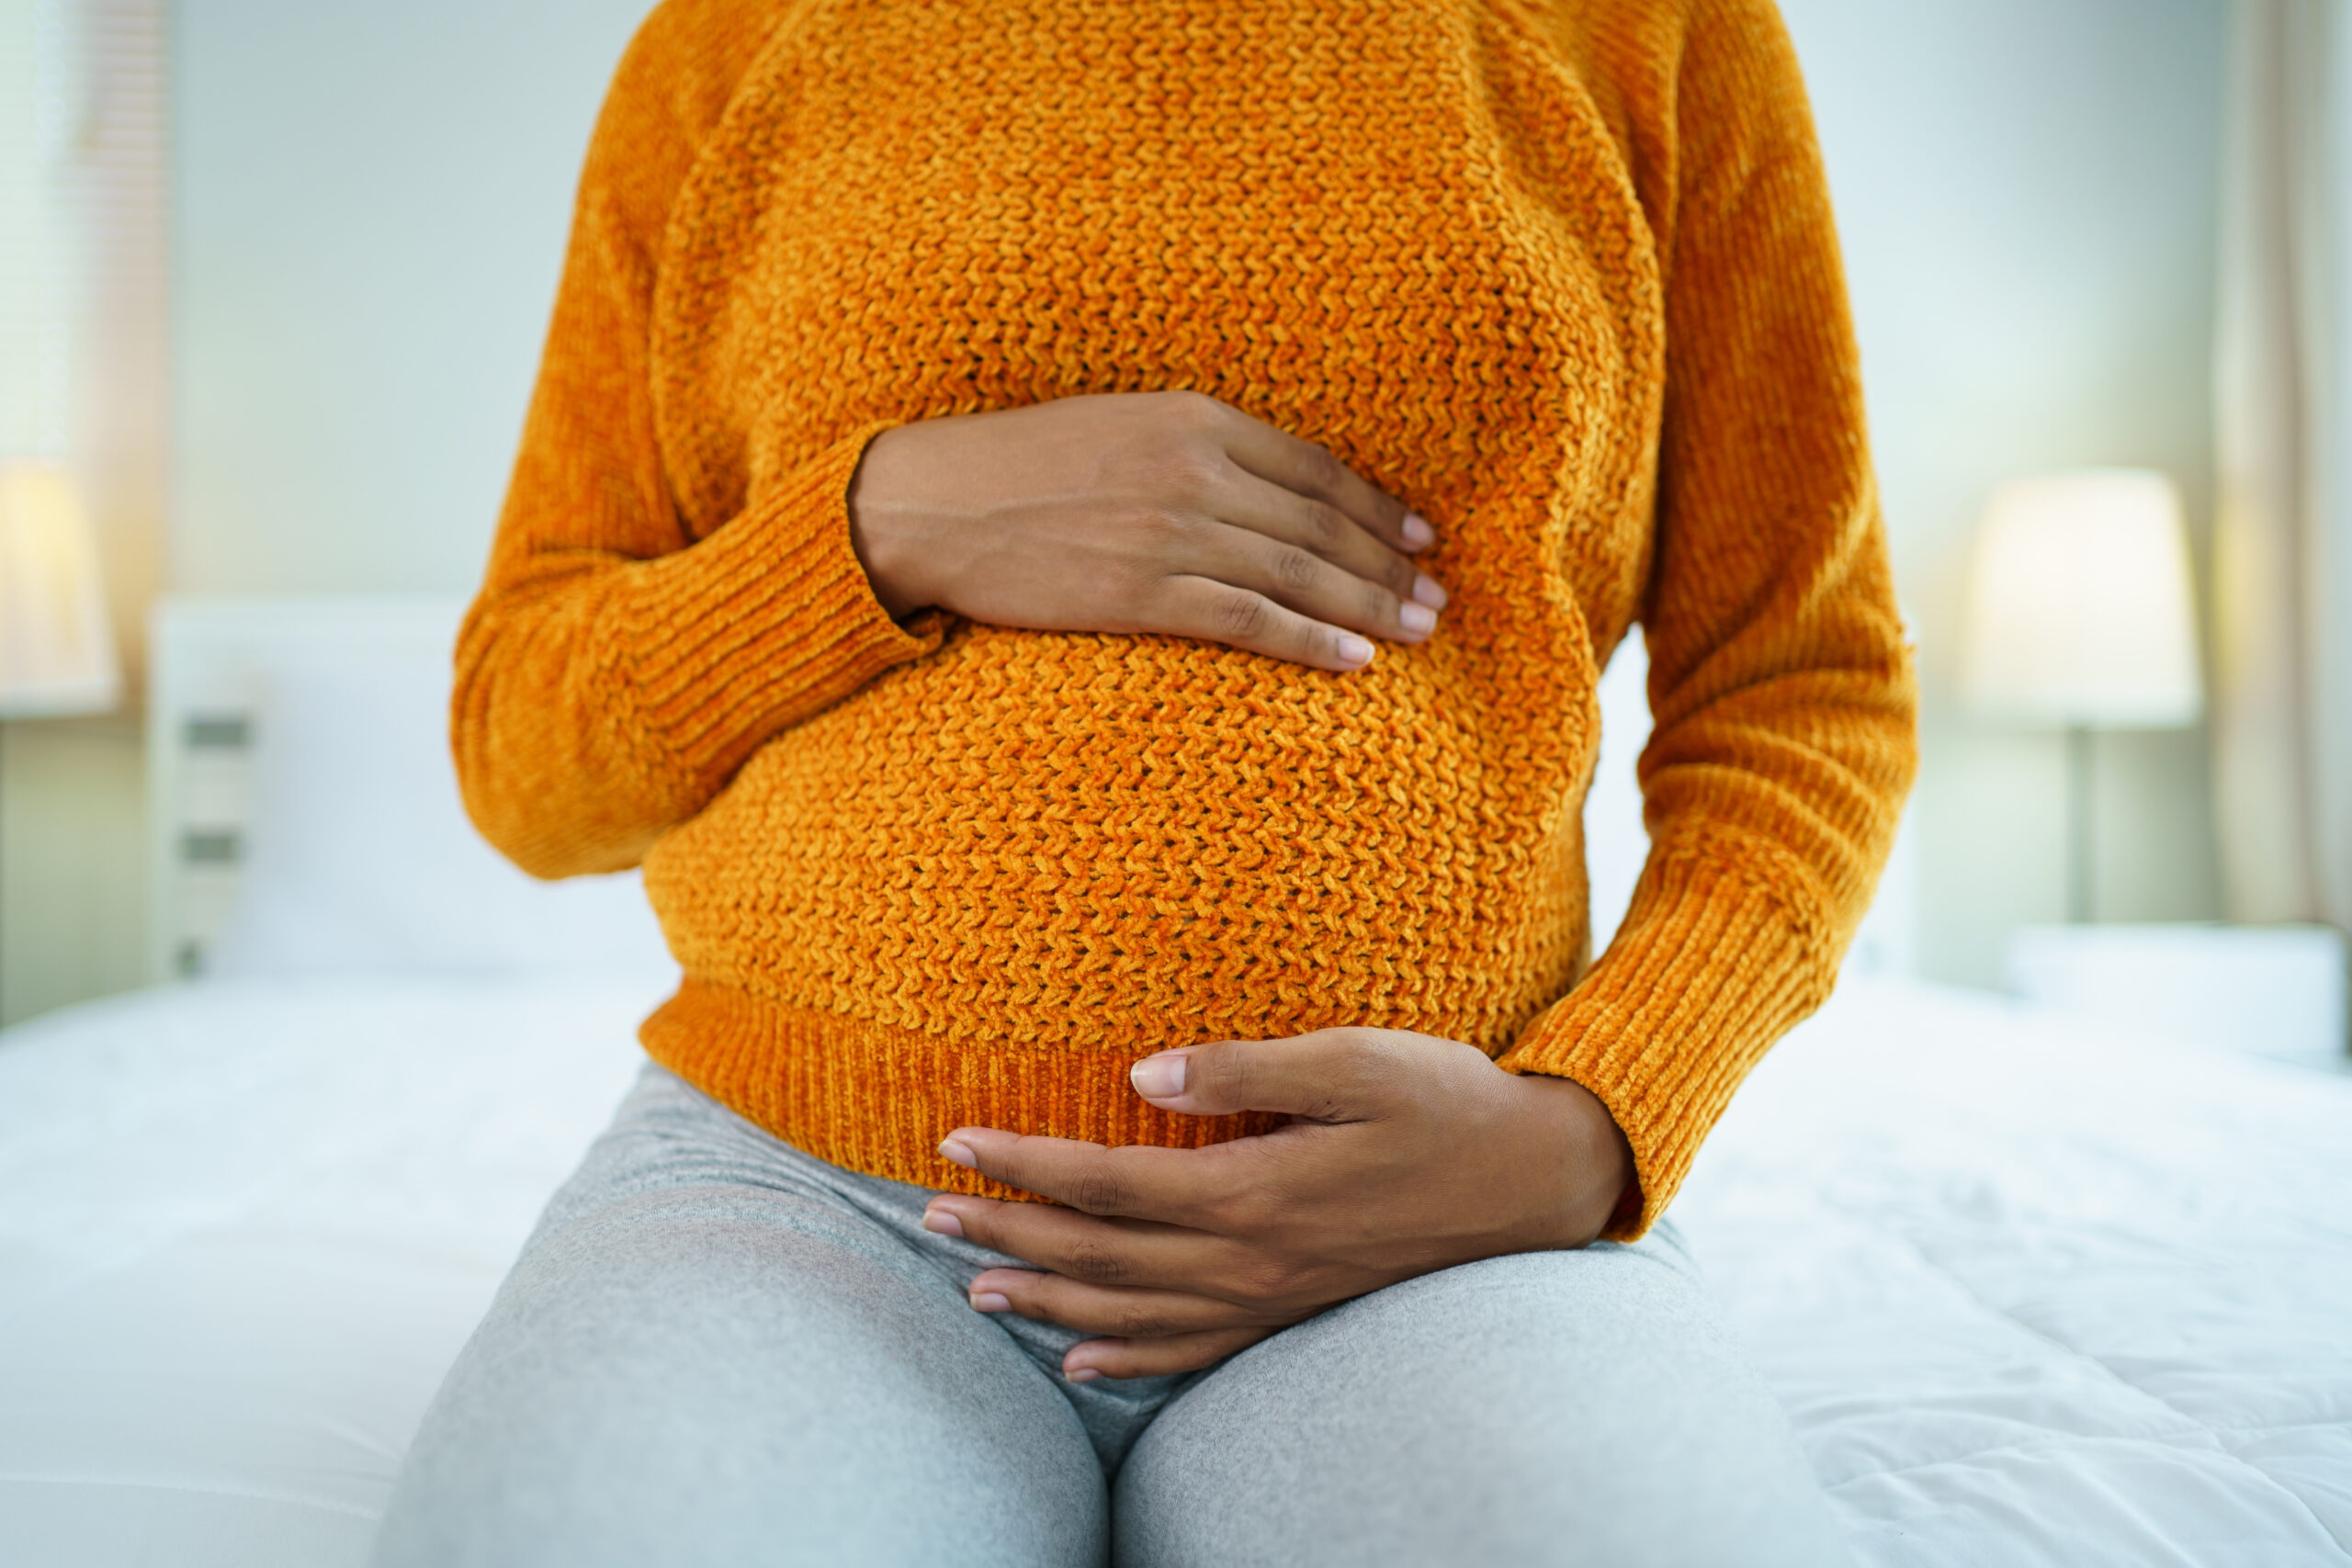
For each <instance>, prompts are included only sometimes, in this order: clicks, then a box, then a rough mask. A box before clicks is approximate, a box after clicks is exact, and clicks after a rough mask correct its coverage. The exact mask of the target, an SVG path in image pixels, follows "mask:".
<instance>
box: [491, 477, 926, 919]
mask: <svg viewBox="0 0 2352 1568" xmlns="http://www.w3.org/2000/svg"><path fill="white" fill-rule="evenodd" d="M862 445H863V435H862V434H861V435H857V436H853V437H850V438H847V439H845V440H843V441H842V442H841V443H838V444H837V445H836V446H834V447H832V448H831V449H829V450H828V451H826V452H825V453H823V454H820V456H819V457H816V458H814V459H812V460H811V461H810V462H809V463H807V464H805V465H803V466H802V467H801V468H798V469H797V470H795V471H794V473H793V474H792V475H791V476H790V478H789V479H788V481H787V482H785V483H783V484H781V485H779V486H777V487H776V488H775V490H774V491H771V492H770V493H768V494H766V495H764V496H763V497H762V498H761V500H760V502H758V503H757V504H756V505H755V506H753V507H752V509H750V510H748V511H747V512H746V513H744V514H743V515H742V516H740V517H738V518H736V519H734V520H732V521H730V522H729V524H727V525H726V526H724V527H722V528H720V529H719V530H718V532H716V533H714V534H713V535H712V536H710V537H708V538H707V539H704V540H702V541H700V542H699V543H696V544H694V545H691V546H689V547H685V548H684V549H679V550H675V551H673V552H670V553H668V554H665V555H662V556H659V557H657V558H652V559H628V558H616V557H614V556H611V555H609V554H598V553H593V552H587V551H574V552H567V553H566V554H568V556H569V557H570V558H572V559H576V560H580V561H581V562H582V564H579V565H577V566H574V567H573V568H572V570H571V571H570V572H569V573H568V574H566V575H563V576H561V577H553V576H552V575H541V576H537V577H533V576H531V575H529V574H527V573H526V571H525V570H522V569H520V568H517V567H503V566H494V567H493V570H492V581H491V583H490V585H489V586H488V587H487V588H485V589H484V591H483V592H482V595H481V598H480V599H479V600H478V601H477V602H476V604H475V605H474V608H473V612H472V614H471V615H469V617H468V620H467V624H466V627H465V631H464V633H463V635H462V637H461V638H460V640H459V646H458V686H457V695H456V701H455V703H454V705H453V708H452V715H451V739H452V743H453V746H454V749H455V750H456V753H457V760H458V780H459V783H460V785H461V787H462V789H463V791H464V795H465V799H466V805H467V807H468V809H469V812H470V813H471V814H472V816H473V818H474V820H475V822H476V824H477V825H478V826H479V827H480V828H481V830H482V832H483V834H484V835H485V836H486V837H488V838H489V839H490V840H491V841H492V843H494V844H496V845H497V846H498V847H499V848H500V849H501V850H502V851H503V852H505V853H507V854H508V855H509V856H511V857H512V858H513V859H514V860H515V862H516V863H518V864H520V865H522V866H523V867H524V868H525V869H526V870H528V871H530V872H532V873H533V874H537V875H540V876H564V875H572V874H580V873H585V872H599V871H613V870H617V869H620V868H622V867H625V866H628V865H633V864H635V863H637V861H638V860H639V858H641V857H642V855H643V854H644V852H645V851H646V849H647V848H648V847H649V846H650V844H651V843H652V841H653V840H654V839H655V838H657V837H659V836H660V835H661V834H662V832H663V831H665V830H666V829H669V828H671V827H673V826H674V825H675V824H677V823H679V822H681V821H684V820H685V819H686V818H689V817H691V816H693V815H695V813H696V812H698V811H700V810H701V809H702V808H703V807H705V806H707V804H709V802H710V800H711V798H712V797H713V796H714V795H717V793H718V791H719V790H720V789H721V788H722V787H724V785H725V784H726V782H727V780H728V779H729V777H731V776H732V775H733V773H734V772H735V770H736V769H737V768H739V767H741V765H742V763H743V761H744V760H745V759H746V758H748V757H749V756H750V755H751V754H752V751H753V750H757V749H758V747H759V746H760V745H762V744H763V743H764V742H765V741H766V740H768V739H771V738H773V737H774V736H775V735H776V734H777V733H779V732H781V731H782V730H784V729H786V728H790V727H791V726H792V725H795V724H797V723H799V722H800V721H801V720H803V719H805V718H807V717H809V716H810V715H812V714H814V713H816V712H818V711H820V710H821V709H822V708H824V707H826V706H828V705H831V704H832V703H834V702H837V701H839V700H840V699H841V698H842V697H843V696H846V695H848V694H850V693H851V692H854V691H855V690H856V689H857V688H858V687H859V686H861V685H863V684H865V682H867V681H869V680H871V679H872V678H873V677H874V676H875V675H876V674H878V673H880V672H881V671H884V670H886V669H888V668H889V667H890V666H892V665H894V664H897V663H899V662H902V661H904V660H910V659H913V658H916V657H918V656H920V655H921V654H922V653H923V652H925V651H927V650H928V649H930V648H932V647H933V646H935V644H936V641H937V634H936V632H935V631H931V630H925V631H921V632H910V631H908V630H907V629H906V628H904V627H902V626H899V625H898V624H896V623H895V622H894V621H893V620H892V619H891V617H890V616H889V615H888V613H887V612H886V611H885V610H884V609H883V607H882V606H881V605H880V604H878V603H876V600H875V598H874V595H873V592H871V590H870V588H869V586H868V584H867V582H866V580H865V573H864V570H863V569H862V568H861V566H860V565H859V562H858V560H857V558H856V555H855V553H854V550H853V549H852V547H851V545H850V541H849V536H848V525H847V521H846V517H845V515H844V513H843V504H844V503H843V500H842V497H843V495H844V493H845V491H846V489H847V486H848V483H849V476H850V473H851V471H852V470H853V469H854V467H855V464H856V461H857V457H858V453H859V451H860V449H861V447H862ZM554 555H555V553H554V552H548V554H546V555H543V556H541V557H540V558H539V564H540V566H541V570H542V571H543V572H544V571H545V569H546V566H547V565H548V563H549V562H550V560H551V559H552V558H554Z"/></svg>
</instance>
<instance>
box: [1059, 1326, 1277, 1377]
mask: <svg viewBox="0 0 2352 1568" xmlns="http://www.w3.org/2000/svg"><path fill="white" fill-rule="evenodd" d="M1280 1332H1281V1330H1280V1329H1277V1328H1219V1329H1212V1330H1210V1331H1208V1332H1207V1333H1204V1334H1178V1335H1172V1336H1170V1337H1168V1338H1166V1339H1088V1340H1083V1341H1081V1342H1080V1343H1079V1344H1076V1345H1073V1346H1071V1347H1070V1348H1069V1352H1068V1353H1067V1354H1065V1355H1064V1356H1063V1357H1062V1376H1064V1377H1066V1378H1068V1379H1069V1381H1070V1382H1093V1381H1094V1380H1095V1379H1096V1378H1157V1377H1167V1376H1169V1375H1170V1374H1172V1373H1176V1372H1196V1371H1200V1370H1201V1369H1202V1368H1203V1367H1214V1366H1216V1364H1217V1363H1218V1362H1219V1361H1222V1360H1224V1359H1226V1358H1227V1356H1232V1355H1237V1354H1238V1353H1239V1352H1241V1351H1243V1350H1247V1349H1248V1348H1250V1346H1252V1345H1255V1344H1256V1343H1258V1341H1260V1340H1261V1339H1267V1338H1271V1337H1273V1336H1274V1335H1276V1334H1278V1333H1280Z"/></svg>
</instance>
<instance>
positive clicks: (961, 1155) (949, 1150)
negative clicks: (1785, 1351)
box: [939, 1138, 980, 1170]
mask: <svg viewBox="0 0 2352 1568" xmlns="http://www.w3.org/2000/svg"><path fill="white" fill-rule="evenodd" d="M939 1157H940V1158H942V1159H952V1160H954V1161H955V1162H956V1164H957V1165H960V1166H962V1167H963V1168H965V1169H966V1170H978V1169H979V1168H980V1162H979V1161H978V1160H976V1159H974V1158H973V1157H972V1151H971V1150H970V1149H967V1148H966V1147H965V1146H964V1145H961V1144H959V1143H957V1142H956V1140H955V1139H953V1138H949V1139H947V1140H946V1141H945V1142H944V1143H942V1144H941V1145H939Z"/></svg>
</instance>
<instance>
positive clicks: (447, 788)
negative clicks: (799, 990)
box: [147, 594, 670, 978]
mask: <svg viewBox="0 0 2352 1568" xmlns="http://www.w3.org/2000/svg"><path fill="white" fill-rule="evenodd" d="M463 610H464V602H463V601H462V600H461V599H458V598H456V597H454V596H447V595H421V594H418V595H410V594H395V595H364V596H351V597H304V598H279V599H260V598H252V599H227V598H220V599H212V598H177V599H168V600H166V601H164V603H163V604H161V605H160V606H159V607H158V609H157V612H156V615H155V624H154V636H153V644H152V647H153V682H152V686H151V695H150V705H149V716H148V727H149V728H148V753H147V754H148V758H149V768H150V774H149V789H148V803H149V804H148V816H149V846H150V857H151V862H150V863H151V880H150V883H149V886H150V889H151V893H150V903H149V908H150V920H149V929H150V937H149V944H148V946H149V962H150V965H151V968H152V971H153V974H154V976H156V977H157V978H164V977H168V976H181V975H191V974H219V975H303V974H349V973H369V974H382V973H399V974H445V975H446V974H454V973H484V972H488V973H497V972H511V971H517V970H540V969H575V968H594V969H599V970H602V971H605V972H607V973H610V972H612V971H614V970H616V969H621V970H651V969H655V968H658V967H663V966H668V965H669V963H670V961H669V956H668V954H667V953H666V952H665V951H664V950H663V947H662V937H661V931H660V928H659V927H658V926H657V925H656V923H655V922H654V919H653V916H652V912H651V911H650V909H649V908H647V907H646V903H645V898H644V895H643V893H642V892H641V891H640V889H639V886H638V880H637V877H636V876H635V875H634V874H628V875H624V876H614V877H594V878H588V879H583V880H579V881H573V882H565V883H555V884H549V883H541V882H537V881H535V880H534V879H532V878H531V877H529V876H527V875H526V874H524V873H522V872H521V871H518V870H516V869H515V867H514V866H513V865H510V864H509V863H507V862H506V861H505V860H503V858H501V857H500V856H499V855H498V854H497V852H494V851H493V850H492V849H491V848H490V846H489V845H488V844H486V843H484V842H483V841H482V840H481V837H480V836H479V835H478V834H477V833H475V831H474V829H473V826H472V824H471V823H469V821H468V820H467V819H466V816H465V812H464V810H463V808H462V807H460V806H459V804H458V787H457V778H456V774H455V773H454V770H453V769H452V768H451V765H450V761H449V746H448V718H447V714H448V703H449V684H450V652H451V649H452V648H453V647H454V646H455V643H456V640H457V630H458V617H459V616H460V615H461V614H462V613H463Z"/></svg>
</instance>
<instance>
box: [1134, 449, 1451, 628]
mask: <svg viewBox="0 0 2352 1568" xmlns="http://www.w3.org/2000/svg"><path fill="white" fill-rule="evenodd" d="M1249 482H1250V484H1252V485H1256V484H1258V481H1257V480H1255V479H1250V480H1249ZM1260 488H1261V489H1263V490H1265V491H1267V492H1268V493H1270V494H1274V495H1280V494H1281V493H1282V492H1281V491H1276V490H1274V489H1273V487H1272V486H1271V485H1265V486H1261V487H1260ZM1286 504H1289V505H1293V506H1297V507H1308V506H1311V507H1316V508H1318V509H1320V511H1321V512H1322V513H1324V514H1326V515H1327V516H1329V517H1332V518H1335V519H1338V525H1339V526H1342V527H1346V528H1348V529H1350V530H1352V531H1354V532H1355V533H1356V536H1357V537H1358V538H1359V539H1361V540H1362V541H1363V544H1364V546H1365V547H1366V548H1369V549H1373V550H1377V551H1379V552H1380V553H1381V554H1382V555H1384V556H1385V557H1387V558H1389V559H1390V560H1393V561H1395V562H1397V565H1398V566H1399V567H1401V568H1402V569H1403V573H1402V575H1403V577H1404V590H1405V594H1406V596H1405V597H1402V598H1400V597H1398V596H1397V592H1396V591H1395V590H1394V589H1392V588H1391V587H1390V586H1389V585H1388V584H1387V583H1385V582H1382V581H1376V580H1374V579H1373V578H1369V577H1365V576H1363V575H1362V574H1360V573H1357V572H1355V571H1351V570H1349V569H1348V568H1346V567H1344V566H1341V565H1340V564H1338V563H1337V562H1334V561H1329V560H1327V559H1325V558H1323V557H1321V556H1319V555H1317V554H1316V553H1315V552H1314V551H1313V550H1312V549H1310V548H1308V547H1306V546H1304V545H1298V544H1293V543H1289V542H1287V541H1285V540H1284V539H1283V538H1281V537H1280V536H1277V535H1275V534H1273V533H1271V532H1267V531H1262V530H1260V529H1256V528H1251V527H1247V526H1242V525H1234V524H1231V523H1227V522H1222V521H1220V522H1218V523H1216V524H1212V525H1210V526H1208V527H1206V528H1203V529H1201V530H1200V531H1199V532H1198V533H1197V534H1195V535H1194V536H1193V537H1192V540H1191V541H1190V545H1191V547H1190V548H1188V549H1187V550H1186V551H1185V552H1184V553H1183V555H1182V556H1181V557H1179V558H1177V560H1176V562H1175V563H1174V564H1175V568H1176V570H1177V571H1178V572H1180V573H1182V574H1184V575H1191V576H1198V577H1205V578H1208V579H1210V580H1211V581H1217V582H1225V583H1230V584H1232V585H1233V586H1235V587H1238V588H1248V589H1253V590H1255V591H1256V592H1260V593H1262V594H1264V595H1265V596H1266V597H1268V598H1269V599H1272V600H1273V601H1274V602H1275V603H1277V604H1283V605H1284V606H1286V607H1288V608H1290V609H1293V610H1295V611H1297V612H1298V613H1299V614H1300V615H1305V616H1306V617H1307V618H1308V619H1310V620H1315V621H1320V622H1322V623H1324V624H1325V625H1327V626H1346V627H1350V628H1351V629H1353V630H1356V631H1360V632H1368V633H1370V634H1371V635H1372V636H1374V637H1386V638H1387V639H1388V640H1390V641H1391V642H1407V643H1412V642H1422V641H1426V640H1427V639H1428V637H1429V636H1430V633H1431V632H1434V631H1435V630H1437V610H1436V607H1435V606H1436V604H1441V603H1442V602H1443V601H1444V597H1445V594H1444V591H1443V590H1442V589H1441V588H1439V587H1438V586H1437V583H1436V581H1434V580H1433V579H1430V578H1426V577H1423V576H1422V575H1421V574H1420V573H1419V572H1418V571H1416V570H1413V568H1412V566H1411V564H1410V563H1409V562H1408V561H1406V559H1405V558H1404V557H1402V556H1400V555H1397V553H1396V552H1394V551H1392V550H1390V549H1389V548H1388V547H1386V546H1385V545H1381V544H1377V543H1375V542H1374V540H1373V539H1372V538H1371V537H1370V536H1368V535H1365V534H1364V533H1363V532H1362V530H1360V529H1356V527H1355V525H1354V524H1352V523H1349V522H1348V521H1347V520H1346V519H1344V518H1340V515H1339V513H1336V512H1333V511H1331V509H1330V508H1329V507H1327V506H1324V505H1323V503H1322V502H1305V501H1295V502H1289V503H1286ZM1422 583H1427V584H1428V592H1427V594H1426V601H1427V602H1425V601H1424V600H1423V599H1416V598H1413V597H1412V596H1411V595H1413V594H1414V593H1416V592H1420V591H1421V589H1420V585H1421V584H1422Z"/></svg>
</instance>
